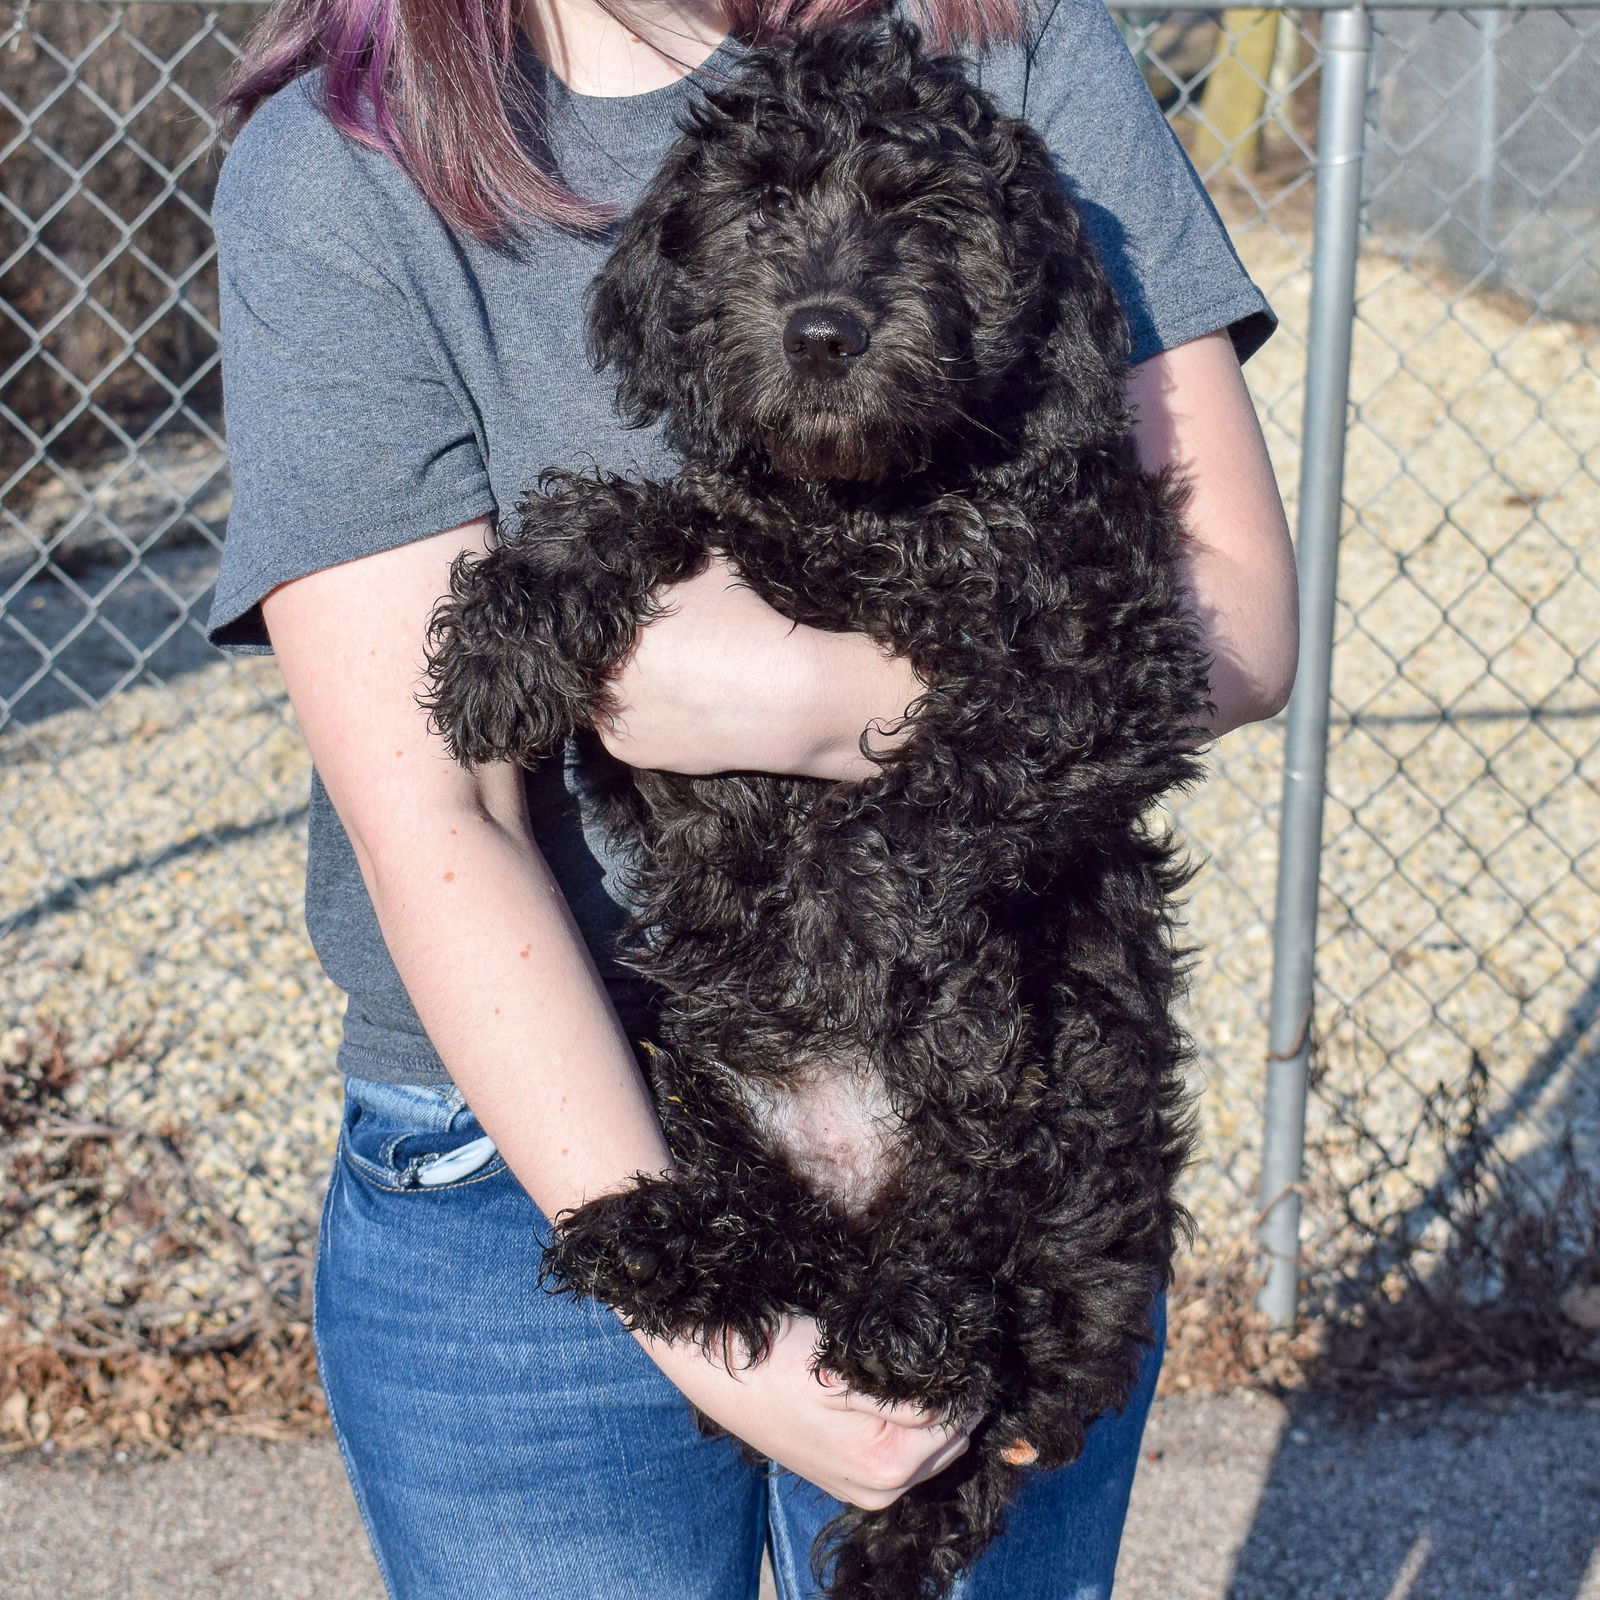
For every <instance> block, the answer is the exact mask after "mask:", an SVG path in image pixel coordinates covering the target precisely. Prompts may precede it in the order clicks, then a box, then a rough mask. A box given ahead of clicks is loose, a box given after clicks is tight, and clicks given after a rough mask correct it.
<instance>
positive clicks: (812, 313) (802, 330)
mask: <svg viewBox="0 0 1600 1600" xmlns="http://www.w3.org/2000/svg"><path fill="white" fill-rule="evenodd" d="M868 337H869V336H868V334H867V330H866V329H865V328H863V327H862V326H861V324H860V323H859V322H857V321H856V319H855V318H854V317H852V316H851V315H850V313H849V312H848V311H841V310H839V308H838V307H837V306H802V307H801V308H800V310H798V311H797V312H795V314H794V315H793V316H792V317H790V318H789V320H788V321H787V322H786V323H785V324H784V326H783V352H784V354H785V355H786V356H788V358H789V365H790V366H791V367H793V368H794V369H795V370H796V371H797V372H801V373H804V374H805V376H806V377H808V378H841V377H843V376H844V374H845V373H846V372H848V371H849V370H850V363H851V362H852V361H853V360H854V359H855V358H856V357H857V356H858V355H860V354H861V352H862V351H863V350H865V349H866V348H867V343H868Z"/></svg>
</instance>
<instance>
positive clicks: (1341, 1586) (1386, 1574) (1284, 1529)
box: [0, 1395, 1600, 1600]
mask: <svg viewBox="0 0 1600 1600" xmlns="http://www.w3.org/2000/svg"><path fill="white" fill-rule="evenodd" d="M1145 1446H1146V1448H1145V1459H1144V1461H1143V1462H1142V1463H1141V1466H1140V1470H1139V1477H1138V1480H1137V1483H1136V1484H1135V1488H1134V1498H1133V1506H1132V1509H1131V1512H1130V1515H1129V1522H1128V1531H1127V1536H1126V1538H1125V1540H1124V1544H1123V1554H1122V1563H1121V1568H1120V1570H1119V1573H1118V1587H1117V1594H1118V1597H1119V1600H1600V1561H1597V1560H1596V1549H1597V1547H1600V1475H1597V1473H1596V1471H1595V1465H1594V1464H1595V1462H1596V1460H1597V1459H1600V1409H1597V1407H1596V1403H1595V1402H1585V1401H1582V1400H1578V1399H1573V1398H1563V1397H1548V1398H1536V1397H1527V1398H1518V1399H1515V1400H1513V1401H1510V1402H1507V1403H1504V1404H1500V1405H1496V1406H1493V1407H1490V1406H1485V1405H1472V1404H1467V1403H1463V1402H1455V1403H1450V1404H1445V1405H1437V1406H1433V1407H1430V1408H1428V1409H1425V1410H1415V1411H1410V1412H1401V1413H1396V1414H1392V1415H1387V1416H1380V1418H1379V1419H1378V1420H1375V1421H1372V1422H1370V1423H1366V1424H1359V1425H1358V1424H1350V1423H1340V1422H1337V1421H1335V1420H1334V1419H1333V1418H1332V1417H1331V1416H1330V1415H1329V1414H1328V1413H1327V1412H1326V1411H1325V1410H1323V1409H1320V1408H1316V1407H1302V1408H1295V1407H1291V1406H1286V1405H1283V1404H1280V1403H1278V1402H1276V1401H1273V1400H1269V1399H1266V1398H1264V1397H1261V1396H1255V1395H1234V1396H1213V1397H1208V1398H1205V1399H1172V1400H1164V1401H1160V1402H1158V1403H1157V1406H1156V1409H1155V1412H1154V1415H1153V1417H1152V1419H1151V1424H1150V1429H1149V1432H1148V1433H1147V1434H1146V1438H1145ZM0 1541H3V1544H4V1548H5V1551H6V1558H5V1561H4V1563H3V1564H0V1600H264V1597H267V1596H273V1597H280V1596H281V1597H284V1600H329V1597H333V1596H337V1597H338V1600H382V1591H381V1588H380V1586H379V1584H378V1581H377V1577H376V1573H375V1571H374V1569H373V1567H372V1563H371V1560H370V1558H369V1557H368V1555H367V1553H366V1549H365V1545H364V1542H363V1538H362V1534H361V1530H360V1526H359V1523H358V1521H357V1519H356V1516H355V1512H354V1508H353V1506H352V1504H351V1501H350V1497H349V1492H348V1490H347V1489H346V1487H345V1483H344V1478H343V1475H342V1473H341V1470H340V1467H339V1462H338V1457H337V1453H336V1451H335V1450H334V1448H333V1446H332V1445H331V1444H330V1443H328V1442H326V1441H320V1440H319V1441H313V1442H309V1443H303V1444H292V1445H285V1444H278V1445H262V1444H252V1443H243V1442H239V1443H230V1444H228V1445H226V1446H221V1447H219V1448H218V1449H217V1450H216V1451H215V1452H214V1453H213V1454H211V1455H209V1456H202V1455H199V1454H195V1453H191V1454H188V1455H184V1456H179V1457H177V1458H175V1459H171V1460H166V1461H158V1462H155V1463H151V1464H140V1465H117V1464H115V1463H110V1462H93V1463H88V1462H82V1461H78V1460H66V1461H59V1462H52V1461H49V1460H47V1459H42V1458H40V1457H37V1456H31V1457H27V1458H12V1459H11V1460H9V1461H7V1462H5V1463H4V1464H0ZM764 1593H765V1591H764Z"/></svg>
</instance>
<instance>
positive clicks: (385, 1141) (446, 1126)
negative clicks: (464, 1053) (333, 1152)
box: [339, 1077, 505, 1194]
mask: <svg viewBox="0 0 1600 1600" xmlns="http://www.w3.org/2000/svg"><path fill="white" fill-rule="evenodd" d="M339 1148H340V1154H341V1156H342V1157H343V1159H344V1161H345V1164H346V1165H347V1166H349V1167H350V1168H351V1169H353V1170H354V1171H355V1172H356V1173H358V1174H359V1175H360V1176H361V1177H363V1178H364V1179H366V1181H367V1182H369V1183H372V1184H376V1185H377V1186H378V1187H379V1188H382V1189H389V1190H396V1191H403V1192H414V1193H417V1194H437V1193H439V1192H441V1191H443V1190H447V1189H459V1188H461V1187H463V1186H464V1185H466V1184H470V1183H482V1182H483V1181H484V1180H485V1179H487V1178H492V1177H494V1176H495V1175H496V1174H497V1173H500V1172H503V1171H504V1170H505V1162H504V1161H503V1160H502V1159H501V1156H500V1153H499V1151H498V1150H496V1148H495V1144H494V1141H493V1140H492V1139H491V1138H489V1137H488V1135H487V1134H485V1133H484V1131H483V1129H482V1127H481V1126H480V1125H479V1123H478V1119H477V1118H476V1117H475V1116H474V1115H473V1114H472V1111H471V1109H470V1108H469V1107H468V1106H467V1103H466V1101H465V1100H463V1099H462V1097H461V1091H460V1090H459V1089H457V1088H455V1087H454V1085H451V1084H415V1083H376V1082H374V1081H372V1080H370V1079H365V1078H349V1077H347V1078H346V1079H345V1105H344V1122H343V1125H342V1126H341V1128H340V1131H339Z"/></svg>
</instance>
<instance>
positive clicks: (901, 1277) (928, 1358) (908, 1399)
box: [820, 1262, 1000, 1413]
mask: <svg viewBox="0 0 1600 1600" xmlns="http://www.w3.org/2000/svg"><path fill="white" fill-rule="evenodd" d="M822 1322H823V1330H822V1342H821V1346H820V1361H821V1364H822V1365H823V1366H825V1367H827V1368H828V1369H829V1370H830V1371H832V1372H836V1373H838V1374H839V1376H840V1377H841V1378H843V1379H844V1380H845V1382H846V1383H847V1384H848V1385H849V1386H850V1387H851V1388H852V1389H854V1390H857V1391H858V1392H860V1393H862V1394H870V1395H872V1396H873V1397H874V1398H876V1399H879V1400H888V1401H893V1402H896V1403H904V1404H911V1405H920V1406H924V1407H926V1408H928V1409H929V1410H935V1411H947V1412H952V1413H953V1412H978V1413H985V1412H987V1411H989V1410H990V1409H991V1407H992V1406H993V1404H994V1402H995V1398H996V1396H995V1393H994V1390H993V1384H992V1381H991V1375H992V1374H993V1372H994V1367H995V1362H996V1359H997V1357H998V1354H999V1345H1000V1329H999V1321H998V1311H997V1307H996V1305H995V1300H994V1295H993V1293H992V1291H990V1290H988V1289H986V1288H985V1287H984V1286H983V1285H982V1284H981V1283H978V1282H975V1281H973V1280H971V1279H969V1278H967V1277H965V1276H964V1275H958V1274H955V1273H951V1272H947V1271H941V1270H939V1269H938V1268H936V1267H933V1266H931V1265H927V1264H923V1265H921V1266H919V1265H917V1264H916V1263H913V1262H899V1263H895V1264H894V1265H892V1266H883V1267H880V1268H879V1269H878V1270H875V1271H874V1272H873V1273H872V1274H871V1275H870V1277H869V1279H868V1281H867V1283H866V1284H865V1285H864V1286H863V1287H862V1288H861V1290H860V1291H859V1292H858V1293H856V1294H853V1295H850V1296H848V1297H844V1298H842V1299H841V1300H839V1301H838V1302H836V1303H835V1304H833V1305H830V1306H829V1307H828V1308H827V1310H826V1312H825V1314H824V1316H823V1319H822Z"/></svg>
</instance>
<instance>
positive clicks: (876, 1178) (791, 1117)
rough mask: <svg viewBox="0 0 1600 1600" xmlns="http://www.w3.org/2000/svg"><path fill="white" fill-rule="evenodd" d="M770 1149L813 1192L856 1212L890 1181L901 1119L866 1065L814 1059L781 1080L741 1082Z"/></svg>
mask: <svg viewBox="0 0 1600 1600" xmlns="http://www.w3.org/2000/svg"><path fill="white" fill-rule="evenodd" d="M739 1088H740V1092H741V1094H742V1095H743V1096H744V1100H745V1104H746V1105H747V1107H748V1108H749V1111H750V1115H751V1118H752V1119H753V1120H754V1122H755V1125H756V1127H757V1128H759V1129H760V1130H761V1133H762V1135H763V1137H764V1138H765V1140H766V1142H767V1144H768V1146H769V1148H771V1149H772V1150H773V1151H774V1152H775V1153H778V1154H782V1155H784V1156H786V1157H787V1158H788V1160H789V1163H790V1165H791V1166H793V1167H794V1169H795V1171H796V1172H798V1173H799V1174H800V1176H801V1177H802V1178H804V1179H805V1180H806V1181H807V1182H808V1183H810V1184H811V1185H812V1186H813V1187H814V1188H815V1189H817V1190H818V1191H819V1192H821V1193H824V1194H828V1195H831V1196H832V1197H833V1198H834V1199H836V1200H838V1201H840V1202H841V1203H842V1204H843V1205H844V1207H845V1208H846V1210H849V1211H859V1210H861V1209H862V1208H863V1207H865V1206H866V1205H868V1204H870V1203H871V1201H872V1199H873V1197H874V1196H875V1195H876V1194H877V1193H878V1191H879V1190H880V1189H881V1188H882V1187H883V1185H884V1182H885V1181H886V1180H887V1179H888V1178H889V1177H890V1176H891V1174H892V1172H893V1170H894V1168H895V1166H896V1164H897V1153H896V1145H897V1142H898V1141H897V1139H896V1134H897V1133H898V1131H899V1128H900V1119H899V1117H898V1116H897V1115H896V1114H895V1111H894V1107H893V1106H892V1105H891V1104H890V1102H889V1095H888V1091H887V1090H886V1089H885V1088H884V1085H883V1080H882V1079H881V1078H880V1077H879V1076H878V1074H877V1072H876V1071H875V1070H873V1068H872V1067H871V1066H870V1065H868V1064H867V1063H865V1062H862V1061H859V1060H856V1061H841V1062H818V1063H815V1064H814V1065H808V1066H806V1067H804V1068H802V1069H800V1071H798V1072H797V1073H796V1075H795V1076H794V1077H793V1078H790V1079H789V1080H788V1081H786V1082H784V1083H761V1082H751V1081H750V1080H748V1079H746V1080H743V1081H742V1082H741V1083H740V1085H739Z"/></svg>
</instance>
